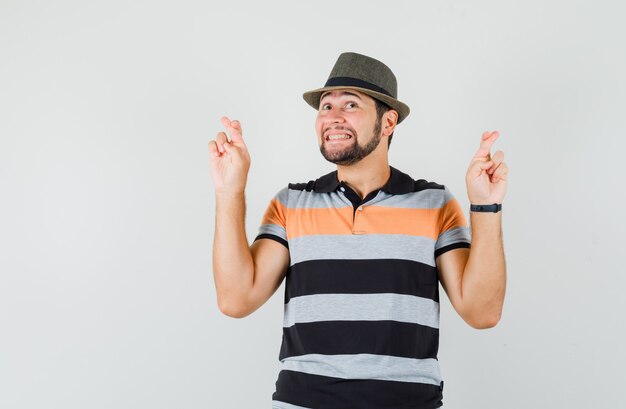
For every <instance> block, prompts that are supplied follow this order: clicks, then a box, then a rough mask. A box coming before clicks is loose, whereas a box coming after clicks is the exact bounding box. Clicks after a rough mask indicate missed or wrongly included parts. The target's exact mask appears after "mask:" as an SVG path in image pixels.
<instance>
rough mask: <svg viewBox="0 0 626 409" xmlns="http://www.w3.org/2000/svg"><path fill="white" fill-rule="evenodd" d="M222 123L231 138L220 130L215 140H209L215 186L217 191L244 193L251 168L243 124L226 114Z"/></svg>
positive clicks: (212, 176)
mask: <svg viewBox="0 0 626 409" xmlns="http://www.w3.org/2000/svg"><path fill="white" fill-rule="evenodd" d="M222 124H223V125H224V127H225V128H226V130H227V131H228V133H229V134H230V137H231V140H230V141H229V140H228V137H227V136H226V133H225V132H218V133H217V137H216V138H215V140H213V141H210V142H209V158H210V161H211V178H212V179H213V186H214V187H215V192H216V193H243V192H244V190H245V188H246V181H247V178H248V170H249V169H250V154H249V153H248V148H247V147H246V144H245V143H244V141H243V136H242V134H241V124H240V123H239V121H231V120H230V119H229V118H228V117H225V116H223V117H222Z"/></svg>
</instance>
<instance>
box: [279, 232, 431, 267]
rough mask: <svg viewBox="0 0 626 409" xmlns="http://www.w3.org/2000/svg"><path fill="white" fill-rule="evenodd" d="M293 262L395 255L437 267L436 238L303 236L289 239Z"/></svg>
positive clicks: (394, 257) (356, 235) (366, 235)
mask: <svg viewBox="0 0 626 409" xmlns="http://www.w3.org/2000/svg"><path fill="white" fill-rule="evenodd" d="M289 248H290V250H291V265H294V264H296V263H300V262H303V261H308V260H328V259H342V260H359V259H361V260H371V259H384V258H393V259H400V260H412V261H418V262H420V263H424V264H427V265H429V266H432V267H434V266H435V241H434V240H433V239H431V238H429V237H423V236H409V235H405V234H351V235H314V236H300V237H296V238H293V239H290V240H289Z"/></svg>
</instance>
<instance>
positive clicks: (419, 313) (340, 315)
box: [283, 293, 439, 328]
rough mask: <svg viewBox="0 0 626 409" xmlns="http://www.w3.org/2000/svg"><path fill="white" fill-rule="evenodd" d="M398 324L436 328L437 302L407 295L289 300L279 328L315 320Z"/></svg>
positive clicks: (321, 296)
mask: <svg viewBox="0 0 626 409" xmlns="http://www.w3.org/2000/svg"><path fill="white" fill-rule="evenodd" d="M383 320H390V321H400V322H409V323H412V324H419V325H425V326H428V327H432V328H439V303H438V302H436V301H433V300H429V299H428V298H423V297H418V296H415V295H408V294H394V293H380V294H313V295H302V296H298V297H292V298H291V299H290V300H289V302H288V303H287V304H285V307H284V316H283V327H285V328H286V327H291V326H292V325H294V324H296V323H301V322H318V321H383Z"/></svg>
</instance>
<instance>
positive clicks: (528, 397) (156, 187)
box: [0, 0, 626, 409]
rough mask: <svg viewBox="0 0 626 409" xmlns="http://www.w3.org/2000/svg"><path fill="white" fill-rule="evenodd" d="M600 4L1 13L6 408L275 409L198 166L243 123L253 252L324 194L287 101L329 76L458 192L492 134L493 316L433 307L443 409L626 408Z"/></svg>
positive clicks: (617, 106) (619, 143) (609, 34)
mask: <svg viewBox="0 0 626 409" xmlns="http://www.w3.org/2000/svg"><path fill="white" fill-rule="evenodd" d="M622 4H623V3H621V2H618V1H615V2H609V1H593V2H592V1H588V2H580V1H579V2H575V1H517V2H511V1H474V2H461V1H457V2H451V1H402V2H382V1H377V2H371V1H364V0H359V1H342V2H339V1H315V2H300V1H279V2H249V3H243V2H235V1H230V2H220V3H211V2H208V1H177V2H174V1H171V2H166V1H107V2H83V1H7V0H1V1H0V138H1V144H0V407H2V408H64V409H69V408H269V407H270V401H271V394H272V392H273V391H274V382H275V381H276V377H277V375H278V370H279V362H278V352H279V348H280V341H281V329H282V328H281V326H282V302H283V290H284V287H283V286H281V287H280V289H279V290H278V292H277V293H276V294H275V295H274V296H273V297H272V298H271V299H270V300H269V301H268V302H267V303H266V304H265V305H264V306H262V307H261V308H260V309H259V310H258V311H256V312H255V313H254V314H252V315H251V316H249V317H247V318H245V319H242V320H237V319H233V318H229V317H226V316H224V315H221V313H220V312H219V310H218V308H217V303H216V294H215V287H214V282H213V276H212V270H211V249H212V237H213V227H214V217H215V200H214V193H213V188H212V183H211V179H210V175H209V166H208V164H209V159H208V153H207V143H208V141H209V140H210V139H212V138H214V136H215V134H216V133H217V132H218V131H220V130H222V128H221V124H220V121H219V118H220V116H221V115H228V116H230V117H231V118H235V119H239V120H240V121H241V122H242V124H243V128H244V138H245V140H246V142H247V144H248V147H249V149H250V151H251V156H252V167H251V171H250V175H249V179H248V188H247V205H248V213H247V219H246V223H247V229H248V230H247V231H248V238H249V240H252V239H253V238H254V236H255V235H256V232H257V228H258V225H259V223H260V221H261V217H262V214H263V212H264V210H265V208H266V206H267V204H268V203H269V200H270V199H271V197H272V196H273V195H274V194H275V193H276V192H277V191H278V190H279V189H280V188H282V187H283V186H285V185H286V184H287V183H288V182H306V181H308V180H311V179H315V178H316V177H318V176H320V175H322V174H324V173H327V172H329V171H331V170H333V169H334V167H333V165H332V164H330V163H328V162H325V161H324V159H323V158H322V156H321V155H320V153H319V151H318V148H317V142H316V139H315V132H314V120H315V111H314V110H313V109H311V108H310V107H309V106H308V105H306V103H305V102H304V101H303V100H302V97H301V95H302V93H303V92H304V91H307V90H309V89H313V88H316V87H318V86H321V85H323V83H324V82H325V81H326V78H327V76H328V74H329V73H330V69H331V68H332V66H333V64H334V62H335V60H336V58H337V56H338V55H339V54H340V53H341V52H343V51H355V52H359V53H363V54H367V55H370V56H372V57H375V58H378V59H380V60H382V61H383V62H385V63H386V64H387V65H389V66H390V67H391V68H392V69H393V70H394V72H395V73H396V75H397V77H398V81H399V98H400V99H401V100H402V101H404V102H406V103H407V104H408V105H409V106H410V107H411V109H412V112H411V114H410V115H409V117H408V118H407V120H406V121H404V122H403V123H402V124H401V125H400V126H399V127H398V128H397V130H396V133H395V136H394V140H393V142H392V145H391V151H390V163H391V164H392V166H395V167H397V168H398V169H400V170H402V171H404V172H406V173H409V174H410V175H411V176H413V177H414V178H416V179H419V178H423V179H427V180H430V181H435V182H437V183H441V184H445V185H447V186H449V187H450V189H451V190H452V192H453V193H454V194H455V196H456V197H457V198H458V200H459V201H460V202H461V204H462V206H463V207H464V208H465V209H468V207H469V203H468V199H467V194H466V189H465V180H464V177H465V171H466V168H467V165H468V164H469V161H470V159H471V157H472V155H473V154H474V153H475V151H476V149H477V148H478V145H479V141H480V136H481V133H482V132H483V131H486V130H494V129H497V130H499V131H500V134H501V136H500V138H499V140H498V141H497V142H496V144H495V145H494V151H495V150H497V149H502V150H503V151H504V152H505V161H506V162H507V163H508V165H509V167H510V175H509V187H508V192H507V195H506V197H505V199H504V204H503V208H504V213H503V222H504V227H503V230H504V244H505V250H506V258H507V266H508V282H507V284H508V287H507V298H506V302H505V308H504V315H503V317H502V320H501V322H500V323H499V325H498V326H497V327H495V328H493V329H489V330H483V331H479V330H474V329H472V328H471V327H469V326H467V325H466V324H465V323H464V322H463V321H462V320H461V318H460V317H459V316H458V315H456V313H455V312H454V310H453V309H452V307H451V306H450V303H449V301H448V299H447V297H446V296H445V295H444V293H443V292H442V316H441V321H442V322H441V346H440V351H439V359H440V364H441V369H442V373H443V376H444V379H445V390H444V404H445V407H447V408H480V409H483V408H493V409H497V408H509V409H517V408H520V409H521V408H531V407H532V408H591V407H597V408H603V407H611V408H613V407H622V406H623V405H625V404H626V392H624V389H623V384H624V382H625V381H626V375H625V374H626V371H625V370H624V367H625V366H626V357H625V353H624V347H623V344H624V342H625V341H626V336H625V330H626V320H624V318H623V316H622V314H623V312H624V311H625V310H626V301H625V300H626V297H625V296H624V287H625V284H626V279H625V278H624V273H625V268H624V264H623V262H622V260H623V249H622V247H623V244H624V230H625V227H626V223H625V222H624V212H623V204H624V201H625V199H626V197H625V189H624V182H623V180H622V179H623V176H624V175H625V174H626V172H625V171H626V166H625V165H624V153H623V152H624V149H625V147H626V144H625V143H624V138H625V137H626V132H625V131H626V123H625V122H626V120H625V118H626V80H625V74H624V73H625V72H626V41H625V40H624V39H626V29H625V28H624V27H625V26H624V15H625V12H626V6H623V5H622Z"/></svg>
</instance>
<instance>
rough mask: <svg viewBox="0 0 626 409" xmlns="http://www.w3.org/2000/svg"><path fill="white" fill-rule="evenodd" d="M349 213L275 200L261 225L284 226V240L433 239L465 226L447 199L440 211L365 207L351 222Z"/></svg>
mask: <svg viewBox="0 0 626 409" xmlns="http://www.w3.org/2000/svg"><path fill="white" fill-rule="evenodd" d="M353 212H354V211H353V208H352V206H345V207H340V208H326V207H324V208H309V209H300V208H296V209H293V208H291V209H288V208H286V207H285V206H284V205H283V204H282V203H281V202H280V201H279V200H278V199H276V198H275V199H273V200H272V201H271V202H270V205H269V206H268V208H267V211H266V212H265V215H264V216H263V221H262V223H263V224H276V225H279V226H283V227H285V226H287V238H288V239H292V238H295V237H300V236H309V235H318V234H321V235H337V234H406V235H410V236H423V237H429V238H431V239H433V240H437V238H438V237H439V234H440V233H443V232H445V231H447V230H449V229H454V228H456V227H461V226H467V221H466V219H465V214H464V213H463V210H462V209H461V206H460V204H459V202H458V201H457V200H456V199H451V200H449V201H448V203H446V204H445V205H444V206H443V208H441V209H438V208H437V209H410V208H398V207H383V206H367V205H366V206H364V207H363V211H358V210H357V211H356V214H355V216H354V219H353ZM287 220H289V223H287ZM440 221H442V223H443V225H442V226H440Z"/></svg>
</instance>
